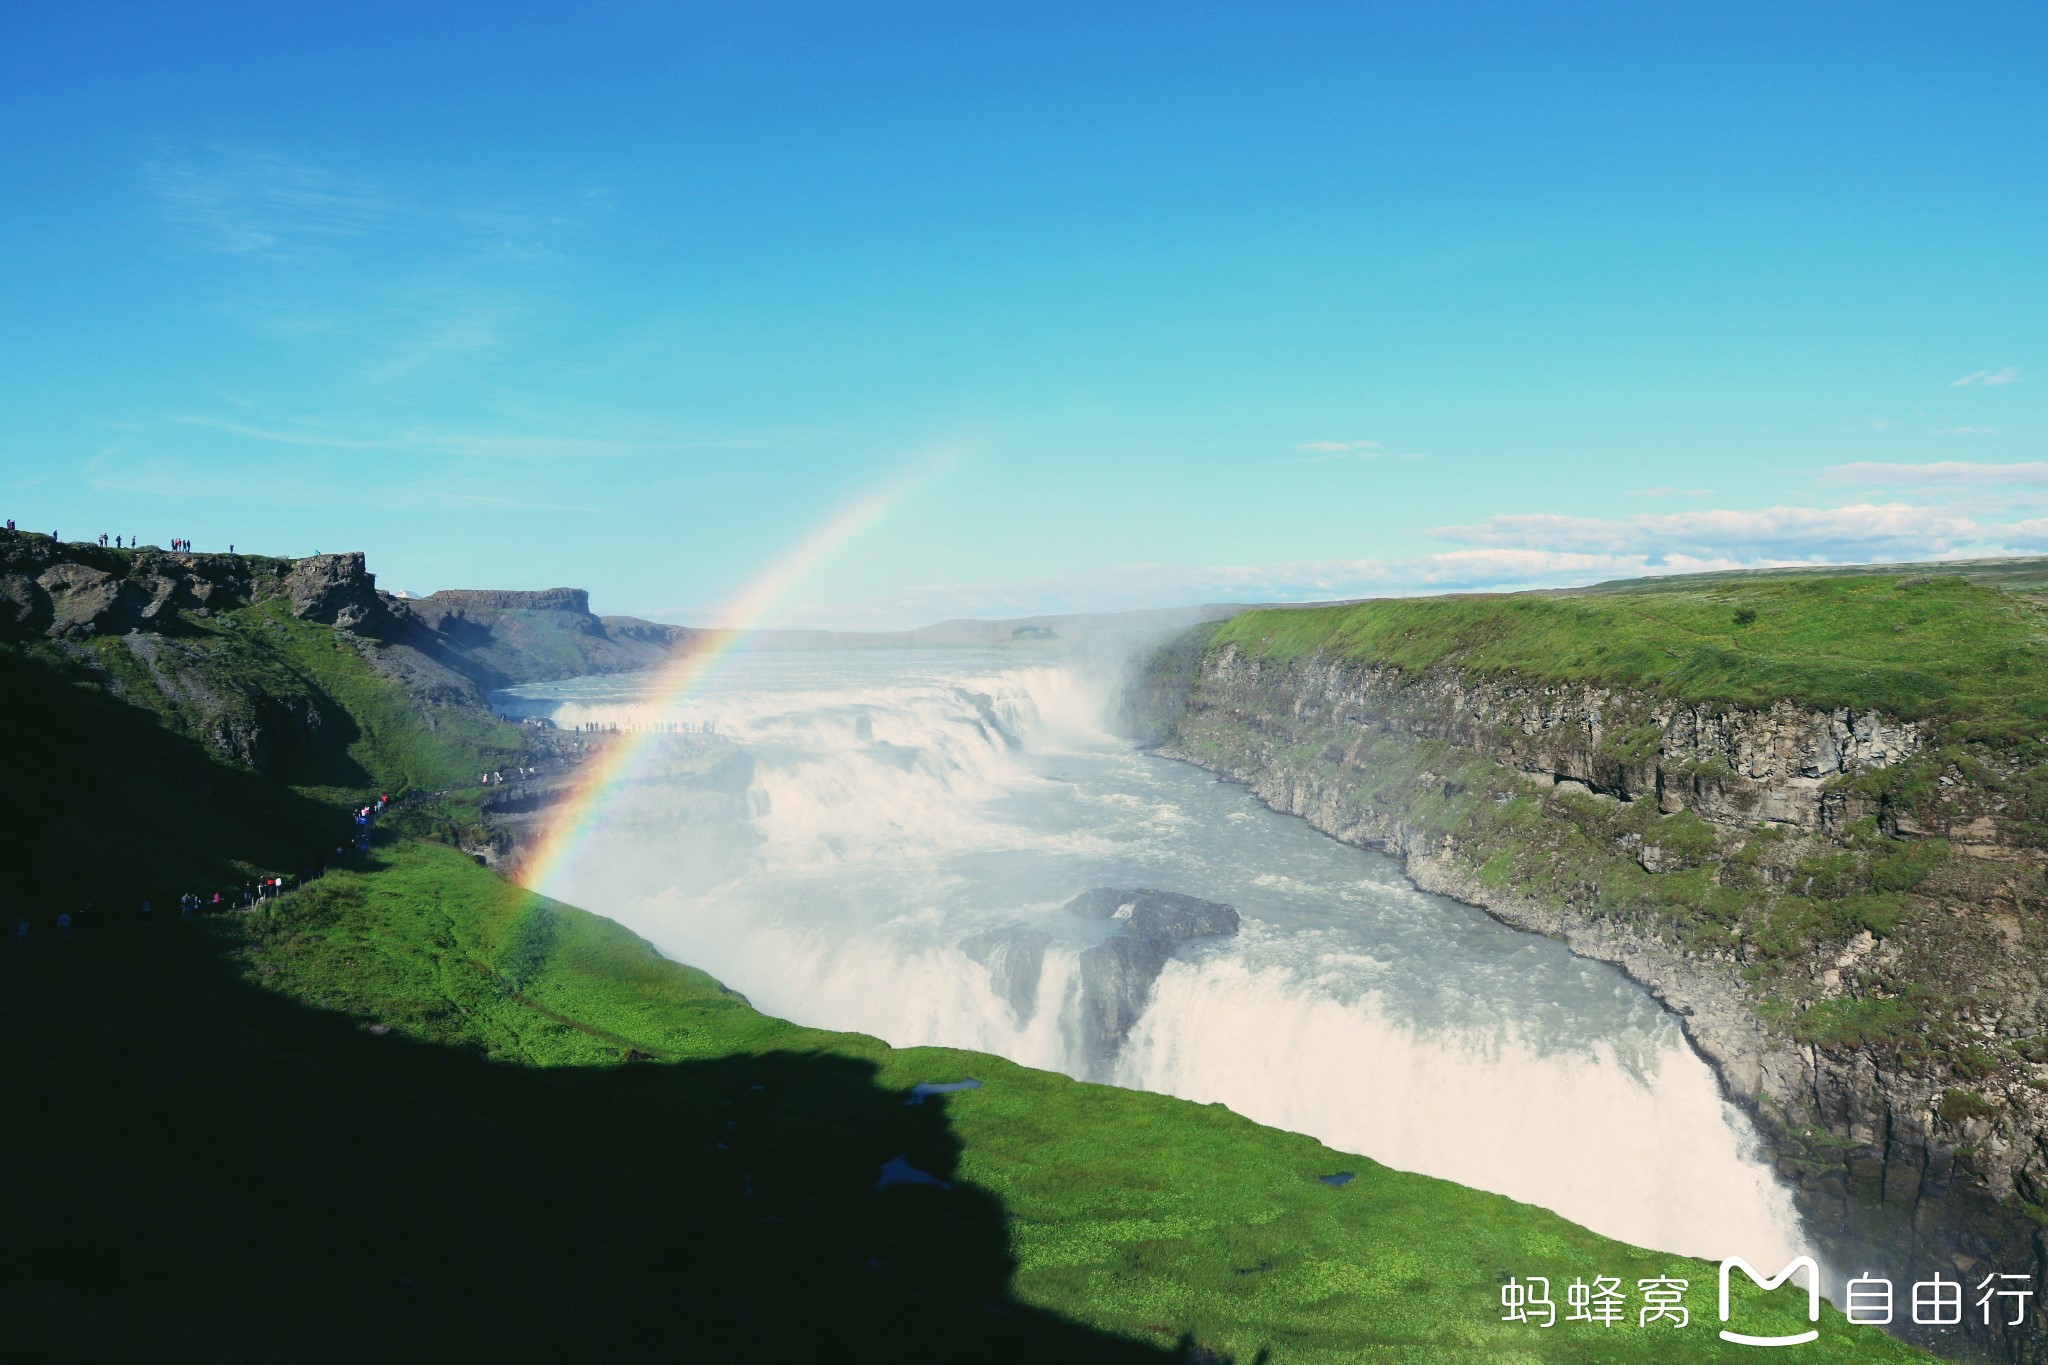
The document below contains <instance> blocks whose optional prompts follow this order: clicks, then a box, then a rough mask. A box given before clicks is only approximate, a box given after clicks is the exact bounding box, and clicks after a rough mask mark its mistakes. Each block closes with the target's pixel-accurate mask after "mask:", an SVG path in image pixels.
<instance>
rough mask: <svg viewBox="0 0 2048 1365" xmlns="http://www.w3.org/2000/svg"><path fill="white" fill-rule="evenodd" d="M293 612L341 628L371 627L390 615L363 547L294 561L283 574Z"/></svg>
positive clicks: (306, 619) (370, 628) (305, 619)
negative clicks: (366, 560) (368, 564)
mask: <svg viewBox="0 0 2048 1365" xmlns="http://www.w3.org/2000/svg"><path fill="white" fill-rule="evenodd" d="M284 592H285V596H286V597H287V598H288V599H290V601H291V607H292V615H294V616H296V617H298V618H299V619H300V620H301V621H318V622H319V623H320V624H322V625H327V626H338V627H340V628H341V629H342V630H353V631H370V630H372V629H373V628H374V627H375V626H376V625H377V624H379V623H380V622H383V621H384V620H386V619H387V618H388V615H389V613H388V612H387V611H386V609H385V606H384V603H383V601H382V600H381V599H380V598H379V596H378V593H377V579H376V575H374V574H372V573H371V572H370V571H369V568H368V566H367V565H366V564H365V563H364V561H363V553H362V551H360V550H351V551H349V552H348V553H347V554H338V555H311V556H309V557H307V558H305V559H299V560H294V561H292V566H291V569H290V570H289V571H288V572H287V573H286V574H285V578H284Z"/></svg>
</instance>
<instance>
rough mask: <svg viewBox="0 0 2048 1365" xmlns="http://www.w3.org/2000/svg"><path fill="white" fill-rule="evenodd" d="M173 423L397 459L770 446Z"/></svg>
mask: <svg viewBox="0 0 2048 1365" xmlns="http://www.w3.org/2000/svg"><path fill="white" fill-rule="evenodd" d="M171 420H172V421H174V422H177V423H179V424H180V425H183V426H195V427H204V428H207V429H209V430H213V431H223V432H227V433H228V434H229V435H233V436H240V437H242V438H244V439H246V440H251V441H260V442H264V443H267V444H272V445H287V446H314V447H320V448H323V449H330V450H365V451H387V452H390V453H392V454H397V455H437V456H445V457H453V458H461V459H530V460H558V459H578V458H583V459H589V458H602V457H607V456H633V455H658V454H665V453H672V452H680V451H689V450H739V449H748V448H752V447H756V446H760V445H763V444H765V443H764V442H762V441H760V440H755V439H730V440H714V439H702V438H695V439H693V438H684V437H674V436H658V437H654V438H651V439H641V440H616V439H607V438H603V437H594V436H563V435H524V434H522V435H513V434H511V433H507V432H490V431H451V430H449V429H447V428H444V427H432V426H416V427H407V428H405V429H404V430H401V431H396V432H391V433H388V434H386V435H382V436H362V435H356V434H352V433H340V432H333V431H328V430H324V429H321V428H318V427H297V428H292V427H282V426H258V425H256V424H253V423H247V422H233V421H227V420H224V419H222V418H218V417H207V416H202V415H197V414H181V415H178V416H174V417H173V418H171Z"/></svg>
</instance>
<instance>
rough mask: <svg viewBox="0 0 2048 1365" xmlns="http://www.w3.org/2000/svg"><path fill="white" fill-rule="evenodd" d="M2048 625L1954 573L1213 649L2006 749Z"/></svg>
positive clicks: (1455, 612) (1428, 610)
mask: <svg viewBox="0 0 2048 1365" xmlns="http://www.w3.org/2000/svg"><path fill="white" fill-rule="evenodd" d="M1748 613H1754V616H1753V617H1748V619H1746V621H1745V620H1743V619H1739V618H1744V617H1747V615H1748ZM2044 625H2048V623H2044V620H2043V617H2042V613H2041V610H2040V608H2039V606H2038V605H2037V604H2036V603H2035V602H2034V601H2033V600H2032V599H2030V598H2026V597H2023V596H2019V595H2015V594H2013V593H2008V592H2001V591H1999V590H1997V589H1994V588H1990V587H1985V586H1982V585H1979V584H1976V583H1972V582H1969V581H1967V580H1966V579H1964V578H1961V577H1943V576H1931V577H1899V576H1897V575H1874V574H1863V575H1856V574H1845V575H1841V576H1832V577H1793V578H1756V579H1746V580H1735V581H1730V582H1723V583H1715V584H1714V585H1712V586H1701V587H1695V588H1694V589H1692V590H1689V591H1686V590H1675V589H1674V590H1664V591H1632V592H1615V593H1610V594H1603V595H1596V596H1583V597H1539V596H1511V597H1501V596H1486V595H1473V596H1463V597H1444V598H1408V599H1383V600H1378V601H1372V602H1363V603H1359V604H1356V605H1352V606H1342V607H1321V608H1312V609H1306V610H1286V611H1278V610H1269V611H1254V612H1246V613H1244V614H1242V615H1240V616H1236V617H1233V618H1232V619H1231V620H1229V621H1227V622H1225V623H1224V624H1223V625H1222V626H1220V627H1218V628H1217V629H1216V631H1215V633H1214V635H1213V636H1212V637H1211V642H1210V648H1212V649H1219V648H1222V647H1224V646H1235V647H1236V648H1237V649H1238V650H1240V651H1241V652H1243V653H1245V654H1247V655H1250V656H1252V657H1255V658H1264V659H1274V660H1283V661H1284V660H1293V659H1299V658H1305V657H1307V656H1310V655H1321V656H1323V657H1325V658H1330V659H1334V660H1341V661H1344V662H1352V663H1370V664H1379V665H1384V666H1390V667H1393V668H1398V669H1401V670H1404V671H1406V672H1410V673H1421V672H1424V671H1426V670H1428V669H1431V668H1434V667H1437V666H1439V665H1454V666H1456V667H1458V668H1461V669H1465V670H1468V671H1470V672H1473V673H1476V674H1480V675H1494V676H1501V675H1506V676H1512V677H1517V678H1523V679H1529V680H1534V681H1540V682H1559V683H1592V684H1600V685H1608V686H1616V687H1629V688H1637V689H1643V690H1648V691H1652V692H1656V693H1659V694H1662V695H1665V696H1669V697H1673V698H1676V699H1678V700H1680V701H1686V702H1715V703H1725V704H1730V705H1737V706H1768V705H1769V704H1770V703H1772V702H1774V701H1777V700H1780V699H1788V698H1789V699H1792V700H1796V701H1798V702H1800V703H1802V704H1805V705H1810V706H1818V707H1830V708H1831V707H1843V706H1846V707H1850V708H1853V709H1856V710H1864V709H1868V708H1875V709H1878V710H1881V711H1884V712H1886V713H1888V714H1890V715H1893V716H1897V717H1901V718H1905V719H1941V720H1943V721H1946V722H1949V723H1950V727H1951V734H1952V737H1954V738H1958V739H1969V738H1990V739H1999V740H2007V741H2010V740H2017V739H2022V738H2026V739H2038V738H2039V737H2040V736H2041V733H2042V729H2043V726H2044V725H2048V652H2044V650H2043V648H2042V640H2043V634H2044Z"/></svg>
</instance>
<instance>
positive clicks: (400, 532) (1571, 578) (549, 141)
mask: <svg viewBox="0 0 2048 1365" xmlns="http://www.w3.org/2000/svg"><path fill="white" fill-rule="evenodd" d="M2044 70H2048V8H2044V7H2042V6H2040V5H2038V4H2014V5H1989V4H1986V5H1973V4H1942V5H1934V4H1926V5H1917V6H1905V5H1883V4H1867V5H1866V4H1858V5H1849V4H1826V5H1821V4H1811V5H1802V4H1786V3H1774V4H1768V5H1754V6H1744V5H1715V6H1695V7H1678V6H1646V5H1640V4H1628V5H1613V6H1603V5H1570V4H1563V5H1559V4H1541V5H1538V4H1446V5H1431V6H1414V5H1402V6H1393V5H1387V6H1366V5H1295V6H1284V5H1274V4H1261V5H1257V6H1253V5H1244V6H1227V5H1209V6H1148V7H1142V8H1140V7H1119V6H1113V5H1103V4H1091V5H1083V6H1060V5H1048V4H1036V5H1030V6H1007V5H971V6H961V5H925V6H907V5H851V6H848V5H834V6H815V7H812V6H795V5H773V4H764V5H744V6H742V5H729V6H716V7H712V6H702V7H692V6H670V5H660V4H652V3H616V4H602V3H600V4H594V5H580V6H575V7H566V6H550V5H523V4H516V3H504V2H503V0H500V2H498V3H492V4H487V5H475V6H471V5H452V4H438V5H436V4H409V5H406V6H388V7H386V6H378V5H370V4H361V3H352V4H346V5H340V4H336V5H319V4H294V5H276V4H264V5H246V6H242V5H209V4H186V5H179V6H165V5H159V4H141V5H119V4H108V5H95V6H80V5H55V4H39V3H16V4H13V5H10V6H7V7H6V9H5V12H4V15H0V131H4V134H5V135H4V137H0V169H4V172H5V175H6V183H7V185H8V187H9V188H8V192H7V193H6V194H5V195H4V196H0V299H4V304H0V307H4V315H5V317H6V319H7V322H8V325H7V326H6V327H5V328H4V330H0V385H4V390H0V391H4V394H5V400H6V401H5V407H4V411H5V414H6V420H5V422H4V423H0V509H4V510H0V515H7V516H12V517H15V518H17V519H18V520H19V521H20V522H21V523H22V524H24V525H26V526H30V527H32V528H34V529H44V530H48V529H56V530H60V531H62V532H63V533H64V534H65V535H66V536H67V537H72V536H76V537H86V536H92V535H96V534H98V533H99V532H101V531H105V532H107V533H109V534H122V535H128V534H136V533H139V534H141V535H142V537H143V538H144V539H145V540H146V541H155V542H162V541H165V540H167V539H168V538H170V537H171V536H174V535H183V536H189V537H191V538H192V539H194V540H195V541H196V542H197V543H198V544H199V545H200V547H201V548H217V547H224V546H225V545H226V544H227V543H228V542H230V541H232V542H235V543H236V544H237V545H238V546H239V547H240V548H242V549H255V550H262V551H267V552H273V553H308V552H311V551H313V550H335V549H344V548H346V549H363V550H366V551H368V552H369V554H370V555H371V558H372V567H373V568H375V569H376V570H377V571H378V573H379V577H380V582H382V583H383V584H384V585H385V586H387V587H394V588H405V589H409V590H412V591H416V592H427V591H431V590H433V589H435V588H441V587H484V586H490V587H545V586H551V585H555V584H575V585H579V586H585V587H588V588H590V589H591V590H592V592H593V595H594V597H595V598H596V601H597V605H598V606H599V608H600V609H602V610H608V611H619V612H630V613H635V614H640V615H646V616H653V617H658V618H662V619H670V620H686V621H696V620H708V619H713V618H714V617H715V615H716V613H717V612H718V610H719V608H720V606H721V604H722V603H725V602H726V601H728V600H729V599H731V598H732V597H734V596H736V595H737V594H738V593H740V591H741V590H742V589H743V588H744V586H745V585H746V583H747V582H748V581H749V580H750V579H752V578H753V577H754V576H755V575H757V574H759V573H760V572H761V571H762V570H763V568H764V567H765V566H767V565H769V564H770V563H772V562H773V561H774V560H775V559H776V557H777V556H778V555H781V554H782V553H784V552H785V550H786V549H787V547H788V546H789V545H790V544H791V543H792V542H794V541H796V540H798V539H799V538H801V537H802V536H803V535H804V534H805V533H806V531H807V530H808V529H809V528H810V527H812V526H814V525H816V524H817V523H819V522H821V521H822V520H824V519H825V518H827V517H829V516H830V515H831V514H832V513H833V511H834V510H835V509H837V508H839V507H841V506H843V505H845V504H846V502H847V501H848V500H849V499H851V498H854V497H856V496H858V495H860V494H861V493H863V492H865V491H868V490H870V489H873V488H875V487H878V486H882V485H884V484H887V483H889V482H890V481H892V480H894V479H895V478H897V477H898V476H899V475H900V474H901V472H902V471H903V470H905V469H906V468H911V467H914V466H919V465H921V464H929V463H936V464H939V465H942V466H943V468H944V472H942V473H939V474H936V475H934V476H932V477H930V478H929V479H927V480H925V481H924V482H923V483H921V484H920V485H919V486H918V487H917V488H916V490H915V492H913V493H912V494H911V495H910V496H909V497H908V498H907V499H906V500H905V501H904V502H903V503H902V505H901V506H899V508H898V509H897V510H896V512H895V513H894V514H893V515H892V516H891V517H890V519H889V520H888V521H886V522H885V523H884V524H883V525H881V526H880V527H879V528H878V529H877V530H875V531H874V532H872V533H870V534H868V535H867V536H865V537H863V538H862V539H860V540H858V541H856V542H855V543H853V544H852V545H850V546H849V547H848V548H847V549H846V550H845V551H843V552H842V553H841V554H839V555H838V556H837V557H835V558H834V559H833V560H832V561H831V562H830V563H829V564H828V565H827V566H826V568H825V569H824V570H823V571H821V572H820V573H819V574H817V575H816V576H814V577H813V578H812V579H811V580H810V581H809V582H808V583H807V584H806V585H805V586H804V587H803V588H802V589H801V590H800V591H799V593H798V594H797V595H796V597H795V598H793V599H792V600H791V601H790V602H789V603H788V604H787V605H786V608H785V610H784V611H783V613H782V616H781V619H782V620H784V621H787V622H792V623H820V624H823V623H844V624H855V625H901V624H915V623H918V622H921V621H928V620H934V619H938V618H941V617H945V616H951V615H961V614H999V615H1008V614H1020V613H1024V612H1031V611H1039V610H1075V609H1099V608H1115V607H1128V606H1144V605H1166V604H1174V603H1185V602H1197V601H1207V600H1224V599H1235V600H1274V599H1304V598H1314V597H1328V596H1354V595H1363V594H1369V593H1378V592H1414V591H1430V590H1441V589H1453V588H1478V587H1517V586H1530V585H1542V584H1560V583H1571V582H1580V581H1587V580H1590V579H1597V578H1605V577H1616V576H1624V575H1629V574H1633V573H1637V572H1655V571H1658V570H1660V569H1664V570H1669V569H1675V568H1697V567H1702V566H1717V565H1738V564H1755V563H1766V562H1792V561H1807V560H1827V561H1853V560H1872V559H1880V560H1881V559H1899V558H1924V557H1934V556H1942V555H1951V556H1953V555H1966V554H1981V553H1999V552H2008V551H2042V550H2048V399H2044V393H2048V94H2044V86H2048V82H2044V81H2043V79H2042V72H2043V71H2044Z"/></svg>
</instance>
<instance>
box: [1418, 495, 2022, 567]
mask: <svg viewBox="0 0 2048 1365" xmlns="http://www.w3.org/2000/svg"><path fill="white" fill-rule="evenodd" d="M2002 529H2004V528H1994V527H1988V526H1985V525H1983V524H1981V523H1979V522H1977V521H1975V520H1973V519H1971V518H1969V517H1964V516H1958V515H1955V514H1953V513H1950V512H1944V511H1937V510H1935V509H1932V508H1926V507H1915V506H1912V505H1910V504H1906V503H1886V504H1875V503H1856V504H1852V505H1850V506H1847V507H1765V508H1759V509H1756V510H1754V511H1739V510H1733V509H1723V508H1715V509H1708V510H1701V511H1697V512H1672V513H1665V514H1659V515H1649V514H1645V515H1641V516H1633V517H1620V518H1614V519H1608V518H1601V517H1577V516H1563V515H1556V514H1550V513H1523V514H1514V515H1508V516H1497V517H1488V518H1487V519H1486V520H1484V521H1479V522H1474V523H1471V524H1470V525H1465V526H1445V527H1440V528H1438V529H1436V530H1434V531H1432V532H1431V534H1432V535H1435V536H1437V537H1439V538H1440V539H1444V540H1449V541H1453V542H1462V543H1467V544H1473V545H1486V546H1495V547H1502V548H1521V549H1544V550H1559V549H1570V550H1573V551H1577V552H1581V553H1598V554H1618V555H1644V556H1647V557H1648V561H1649V562H1650V563H1651V564H1653V565H1654V564H1659V563H1662V562H1664V561H1666V560H1669V559H1671V558H1673V557H1684V558H1697V559H1731V560H1736V561H1743V562H1779V561H1782V562H1787V563H1794V562H1803V561H1814V562H1833V561H1844V562H1853V561H1857V560H1863V561H1870V560H1877V559H1911V558H1927V557H1932V556H1935V555H1943V554H1952V553H1955V552H1956V551H1957V550H1958V548H1959V547H1961V546H1964V545H1976V544H1984V543H1986V542H1995V541H1996V539H1997V532H1998V531H1999V530H2002Z"/></svg>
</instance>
